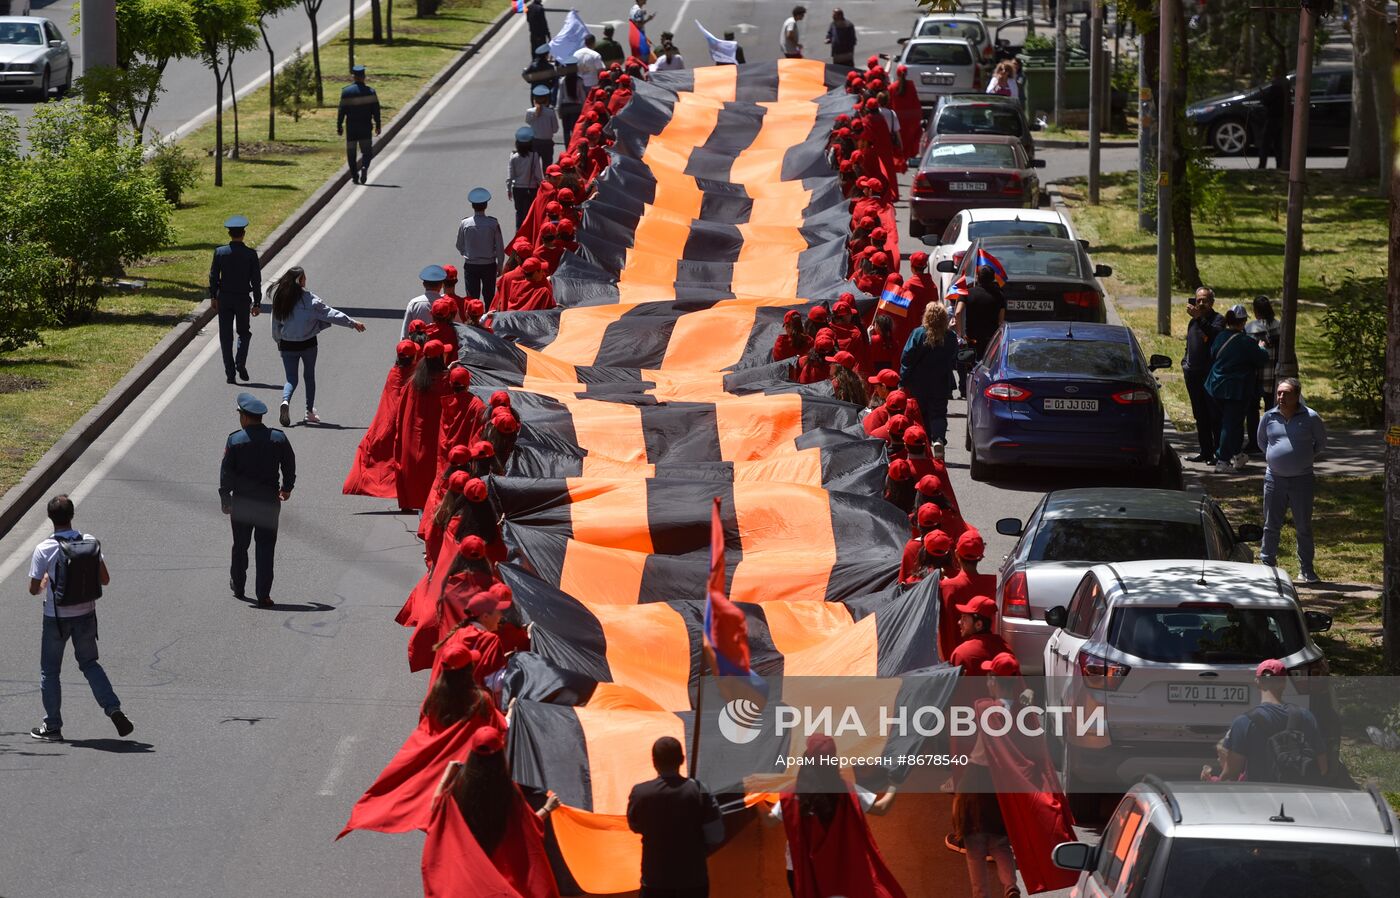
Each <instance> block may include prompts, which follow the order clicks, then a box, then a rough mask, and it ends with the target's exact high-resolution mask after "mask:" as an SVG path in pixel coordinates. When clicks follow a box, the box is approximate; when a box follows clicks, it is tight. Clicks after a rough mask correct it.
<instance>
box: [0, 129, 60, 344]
mask: <svg viewBox="0 0 1400 898" xmlns="http://www.w3.org/2000/svg"><path fill="white" fill-rule="evenodd" d="M19 134H20V129H19V120H18V119H16V118H15V117H14V115H12V114H11V113H9V112H0V196H7V197H8V196H12V195H14V191H15V189H16V187H17V186H18V183H19V179H20V178H21V177H22V159H21V157H20V155H19V148H20V138H19ZM23 225H24V222H23V219H22V216H21V210H20V208H19V207H18V206H17V205H16V204H15V203H10V202H5V203H0V352H11V351H13V350H16V349H19V348H20V347H23V346H27V345H29V344H30V343H38V342H40V339H39V328H40V327H41V326H42V325H43V324H44V323H46V321H47V312H46V309H45V306H44V301H43V296H44V285H45V284H46V283H48V282H49V281H50V280H51V279H52V278H53V276H54V274H55V273H56V269H57V265H56V263H55V260H54V259H53V257H52V256H50V255H49V253H48V251H47V250H46V249H45V248H44V247H43V246H41V245H40V244H38V243H35V242H34V241H32V240H29V239H26V237H25V234H24V227H23Z"/></svg>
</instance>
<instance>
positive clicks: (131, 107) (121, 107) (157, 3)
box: [78, 0, 199, 137]
mask: <svg viewBox="0 0 1400 898" xmlns="http://www.w3.org/2000/svg"><path fill="white" fill-rule="evenodd" d="M116 6H117V60H116V63H117V64H116V67H115V68H107V67H94V68H93V69H90V70H88V71H86V72H84V73H83V76H82V77H81V78H79V79H78V85H79V87H80V89H81V90H82V91H83V93H84V95H85V96H87V97H88V98H89V99H93V98H95V97H97V96H102V97H104V98H105V99H106V102H107V103H109V104H110V106H111V108H112V110H113V111H114V112H115V113H117V114H118V115H119V116H121V117H122V118H124V119H125V120H126V121H127V123H128V124H130V125H131V127H132V129H133V130H134V131H135V132H136V133H137V135H138V137H139V136H140V135H141V134H142V133H143V132H144V131H145V128H146V119H147V118H148V117H149V116H150V114H151V109H152V107H154V106H155V103H156V100H157V99H158V98H159V96H160V94H161V93H163V92H164V87H162V84H161V81H162V78H163V77H164V75H165V67H166V65H168V64H169V62H170V60H172V59H183V58H186V57H190V56H194V55H195V54H196V53H197V52H198V51H199V35H198V32H197V31H196V30H195V25H194V17H193V15H192V13H191V8H190V4H189V3H188V2H187V0H117V4H116Z"/></svg>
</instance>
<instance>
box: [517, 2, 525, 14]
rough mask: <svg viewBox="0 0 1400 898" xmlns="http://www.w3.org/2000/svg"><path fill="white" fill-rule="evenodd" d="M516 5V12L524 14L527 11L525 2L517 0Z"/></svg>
mask: <svg viewBox="0 0 1400 898" xmlns="http://www.w3.org/2000/svg"><path fill="white" fill-rule="evenodd" d="M514 5H515V11H516V12H524V11H525V0H515V4H514Z"/></svg>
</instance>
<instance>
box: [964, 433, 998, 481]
mask: <svg viewBox="0 0 1400 898" xmlns="http://www.w3.org/2000/svg"><path fill="white" fill-rule="evenodd" d="M968 442H969V443H970V442H971V439H970V438H969V440H968ZM967 451H968V452H969V453H970V455H969V456H968V462H967V473H968V476H969V477H971V478H972V479H973V480H990V479H991V477H992V466H991V465H989V464H987V463H986V462H984V461H982V460H981V459H979V458H978V457H977V446H976V445H975V444H974V445H971V446H969V447H968V450H967Z"/></svg>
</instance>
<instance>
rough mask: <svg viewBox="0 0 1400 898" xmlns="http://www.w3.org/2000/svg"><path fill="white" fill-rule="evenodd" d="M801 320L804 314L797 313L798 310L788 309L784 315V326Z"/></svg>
mask: <svg viewBox="0 0 1400 898" xmlns="http://www.w3.org/2000/svg"><path fill="white" fill-rule="evenodd" d="M801 320H802V313H801V312H799V311H797V310H796V309H788V310H787V311H786V312H784V313H783V324H788V323H790V322H793V321H801Z"/></svg>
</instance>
